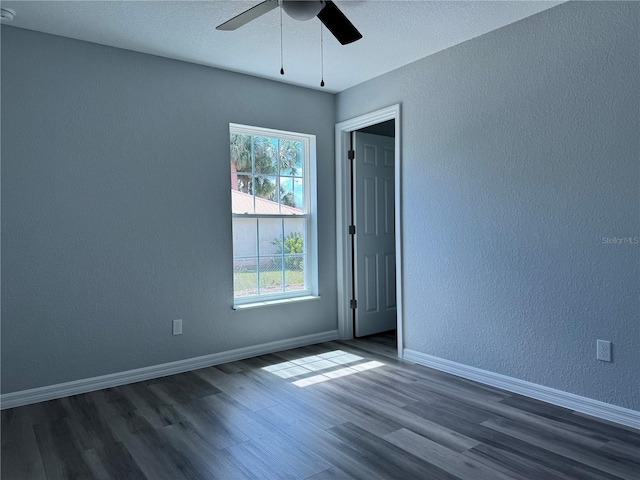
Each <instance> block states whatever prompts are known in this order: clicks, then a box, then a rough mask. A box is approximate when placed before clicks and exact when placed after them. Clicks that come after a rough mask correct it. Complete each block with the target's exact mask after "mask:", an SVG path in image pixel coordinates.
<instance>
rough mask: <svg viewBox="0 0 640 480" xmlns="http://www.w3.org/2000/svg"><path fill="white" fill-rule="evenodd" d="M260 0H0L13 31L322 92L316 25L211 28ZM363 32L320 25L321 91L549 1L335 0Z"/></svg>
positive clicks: (266, 20) (270, 22)
mask: <svg viewBox="0 0 640 480" xmlns="http://www.w3.org/2000/svg"><path fill="white" fill-rule="evenodd" d="M260 1H261V0H256V1H243V0H242V1H239V0H234V1H220V0H214V1H153V0H143V1H131V0H127V1H122V0H121V1H94V0H85V1H77V0H76V1H55V0H47V1H30V0H21V1H11V0H7V1H3V2H2V6H3V7H5V8H7V7H8V8H11V9H13V10H15V11H16V16H15V18H14V19H13V22H11V25H13V26H15V27H21V28H27V29H30V30H37V31H40V32H46V33H52V34H55V35H61V36H65V37H71V38H76V39H80V40H86V41H89V42H95V43H100V44H104V45H110V46H114V47H119V48H124V49H128V50H134V51H138V52H144V53H150V54H153V55H159V56H163V57H168V58H174V59H178V60H184V61H187V62H193V63H198V64H202V65H209V66H213V67H219V68H223V69H226V70H233V71H236V72H243V73H248V74H251V75H256V76H260V77H265V78H270V79H273V80H278V81H284V82H287V83H291V84H295V85H302V86H305V87H309V88H315V89H318V90H320V76H321V75H320V21H319V20H318V19H316V18H314V19H313V20H310V21H307V22H299V21H296V20H292V19H291V18H289V17H287V16H286V14H285V15H283V29H284V34H283V36H284V67H285V75H284V77H282V76H281V75H280V74H279V70H280V31H279V26H280V15H279V13H280V11H279V9H275V10H272V11H271V12H269V13H267V14H266V15H264V16H262V17H260V18H258V19H257V20H254V21H253V22H251V23H249V24H247V25H245V26H244V27H241V28H240V29H238V30H235V31H231V32H225V31H217V30H215V27H216V26H217V25H218V24H220V23H222V22H224V21H226V20H228V19H229V18H231V17H233V16H235V15H237V14H238V13H240V12H242V11H244V10H245V9H247V8H250V7H252V6H254V5H256V4H257V3H259V2H260ZM335 3H336V5H338V7H339V8H340V9H341V10H342V11H343V13H344V14H345V15H346V16H347V17H348V18H349V19H350V20H351V22H352V23H353V24H354V25H355V26H356V28H358V30H359V31H360V33H362V35H363V38H362V40H359V41H357V42H355V43H353V44H350V45H345V46H342V45H340V44H339V43H338V41H337V40H335V38H334V37H333V36H332V35H331V34H330V33H329V32H327V31H326V29H325V31H324V39H325V42H324V79H325V83H326V86H325V88H324V90H326V91H329V92H339V91H342V90H345V89H347V88H349V87H351V86H353V85H357V84H358V83H361V82H364V81H366V80H369V79H371V78H373V77H377V76H378V75H382V74H383V73H386V72H389V71H391V70H394V69H396V68H398V67H400V66H402V65H406V64H408V63H411V62H413V61H415V60H418V59H420V58H423V57H426V56H428V55H431V54H433V53H435V52H438V51H441V50H444V49H445V48H448V47H451V46H453V45H456V44H459V43H461V42H464V41H466V40H469V39H471V38H474V37H477V36H479V35H482V34H484V33H487V32H489V31H491V30H495V29H497V28H500V27H502V26H504V25H508V24H510V23H513V22H515V21H518V20H520V19H522V18H525V17H528V16H530V15H533V14H536V13H538V12H540V11H542V10H546V9H547V8H551V7H553V6H555V5H557V4H558V3H562V2H550V1H534V2H530V1H476V0H470V1H402V0H401V1H398V0H396V1H381V0H367V1H360V0H357V1H356V0H335Z"/></svg>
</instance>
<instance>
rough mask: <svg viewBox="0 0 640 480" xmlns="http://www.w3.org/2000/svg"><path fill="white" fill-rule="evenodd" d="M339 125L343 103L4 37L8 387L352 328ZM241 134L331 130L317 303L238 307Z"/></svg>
mask: <svg viewBox="0 0 640 480" xmlns="http://www.w3.org/2000/svg"><path fill="white" fill-rule="evenodd" d="M334 120H335V97H334V96H333V95H329V94H325V93H321V92H316V91H311V90H306V89H302V88H298V87H292V86H287V85H284V84H278V83H275V82H270V81H266V80H262V79H258V78H253V77H249V76H244V75H239V74H235V73H229V72H223V71H219V70H215V69H211V68H206V67H202V66H197V65H191V64H187V63H181V62H177V61H172V60H167V59H163V58H159V57H153V56H150V55H142V54H137V53H133V52H129V51H125V50H118V49H115V48H109V47H103V46H98V45H94V44H90V43H83V42H79V41H75V40H69V39H64V38H61V37H55V36H49V35H44V34H39V33H34V32H29V31H26V30H20V29H15V28H11V27H4V26H3V27H2V391H3V393H9V392H12V391H17V390H23V389H28V388H33V387H38V386H42V385H50V384H56V383H60V382H65V381H70V380H75V379H81V378H88V377H93V376H96V375H102V374H107V373H112V372H120V371H124V370H129V369H133V368H138V367H144V366H148V365H155V364H159V363H163V362H169V361H174V360H180V359H185V358H190V357H195V356H199V355H205V354H210V353H215V352H222V351H226V350H229V349H234V348H239V347H245V346H250V345H255V344H259V343H263V342H269V341H274V340H280V339H286V338H292V337H297V336H301V335H307V334H312V333H317V332H323V331H327V330H333V329H336V328H337V320H336V315H337V313H336V308H337V307H336V287H335V278H336V271H335V262H334V261H333V259H335V255H336V254H335V226H334V223H335V201H334V191H335V175H334V171H333V148H334V135H333V125H334ZM229 122H236V123H243V124H249V125H255V126H262V127H269V128H275V129H282V130H292V131H297V132H303V133H311V134H315V135H317V153H318V181H319V185H320V189H319V197H320V200H321V201H320V202H319V207H318V219H319V258H320V266H319V268H320V271H319V282H320V286H319V291H320V295H321V296H322V299H321V300H319V301H316V302H314V304H313V308H309V305H308V304H304V303H303V304H298V305H288V306H284V307H269V308H266V309H254V310H246V311H241V312H240V311H239V312H234V311H232V310H231V305H232V260H231V216H230V209H231V199H230V184H229V181H230V180H229ZM175 318H182V319H183V320H184V333H183V335H181V336H172V335H171V320H172V319H175Z"/></svg>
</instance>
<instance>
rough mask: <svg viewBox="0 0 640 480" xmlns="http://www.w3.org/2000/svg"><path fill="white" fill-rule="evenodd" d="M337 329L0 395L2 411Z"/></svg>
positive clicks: (318, 338) (318, 337)
mask: <svg viewBox="0 0 640 480" xmlns="http://www.w3.org/2000/svg"><path fill="white" fill-rule="evenodd" d="M337 338H338V330H330V331H328V332H321V333H314V334H312V335H305V336H302V337H296V338H289V339H286V340H277V341H275V342H269V343H263V344H260V345H254V346H251V347H244V348H237V349H235V350H229V351H226V352H220V353H213V354H211V355H203V356H201V357H194V358H187V359H185V360H178V361H176V362H169V363H162V364H160V365H153V366H150V367H143V368H136V369H135V370H128V371H126V372H118V373H111V374H108V375H101V376H99V377H93V378H85V379H82V380H74V381H72V382H65V383H58V384H56V385H47V386H45V387H38V388H32V389H29V390H21V391H19V392H11V393H5V394H2V395H0V409H2V410H4V409H5V408H13V407H21V406H23V405H29V404H31V403H38V402H44V401H46V400H53V399H55V398H62V397H68V396H70V395H78V394H80V393H87V392H92V391H95V390H101V389H103V388H110V387H117V386H119V385H126V384H127V383H135V382H141V381H143V380H150V379H152V378H158V377H166V376H167V375H174V374H176V373H182V372H188V371H191V370H197V369H199V368H205V367H211V366H213V365H220V364H221V363H227V362H234V361H236V360H243V359H245V358H251V357H256V356H258V355H265V354H267V353H273V352H279V351H282V350H288V349H290V348H297V347H304V346H306V345H313V344H315V343H322V342H329V341H331V340H337Z"/></svg>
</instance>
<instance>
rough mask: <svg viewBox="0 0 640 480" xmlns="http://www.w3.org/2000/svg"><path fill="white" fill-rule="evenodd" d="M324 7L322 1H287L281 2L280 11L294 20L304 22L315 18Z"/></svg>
mask: <svg viewBox="0 0 640 480" xmlns="http://www.w3.org/2000/svg"><path fill="white" fill-rule="evenodd" d="M324 5H325V1H324V0H308V1H298V0H289V1H283V2H282V9H283V10H284V11H285V13H286V14H287V15H289V16H290V17H291V18H293V19H294V20H300V21H303V22H304V21H307V20H311V19H312V18H313V17H315V16H317V15H318V14H319V13H320V10H322V9H323V8H324Z"/></svg>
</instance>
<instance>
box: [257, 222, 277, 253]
mask: <svg viewBox="0 0 640 480" xmlns="http://www.w3.org/2000/svg"><path fill="white" fill-rule="evenodd" d="M259 227H260V230H259V232H260V233H259V241H258V249H259V252H260V256H261V257H266V256H270V255H281V254H282V220H281V219H280V218H261V219H260V220H259Z"/></svg>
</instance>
